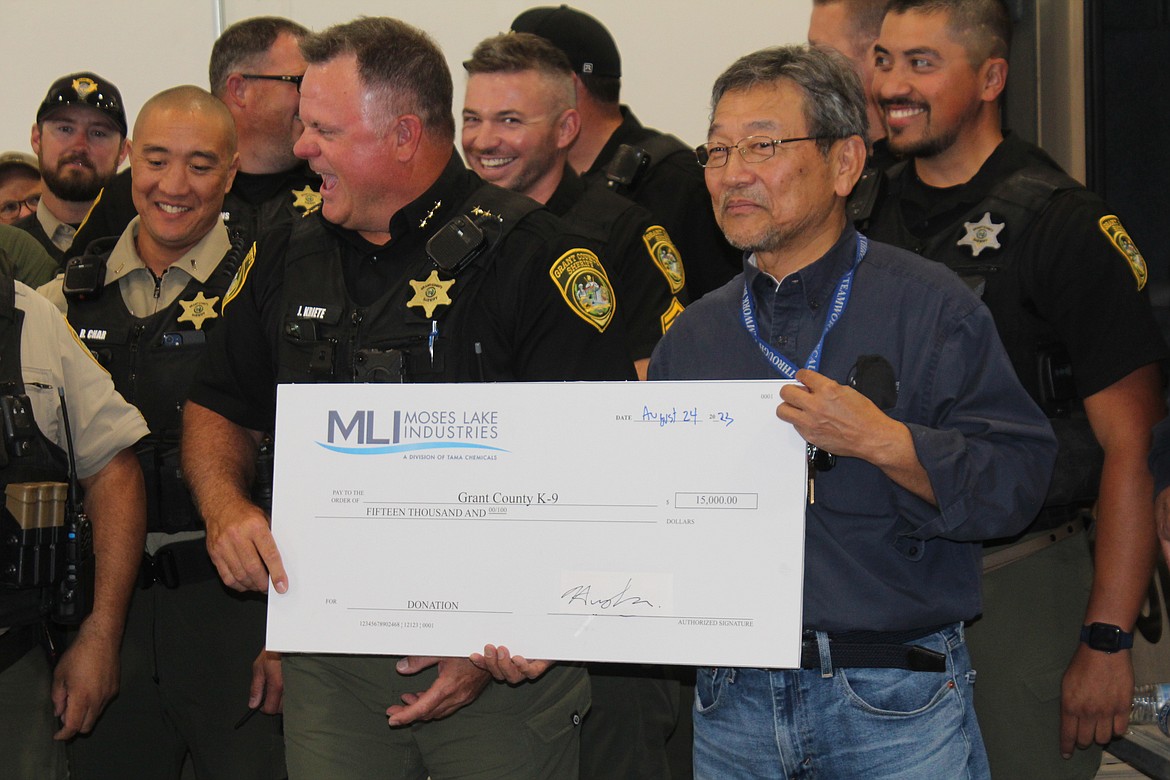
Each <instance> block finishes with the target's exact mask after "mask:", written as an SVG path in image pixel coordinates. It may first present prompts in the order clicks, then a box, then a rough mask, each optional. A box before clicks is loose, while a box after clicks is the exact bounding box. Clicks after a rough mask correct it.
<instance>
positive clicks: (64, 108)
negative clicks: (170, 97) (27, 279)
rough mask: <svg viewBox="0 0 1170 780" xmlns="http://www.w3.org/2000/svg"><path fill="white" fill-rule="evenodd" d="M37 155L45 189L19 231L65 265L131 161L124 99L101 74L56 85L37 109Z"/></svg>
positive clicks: (63, 80) (73, 76) (34, 131)
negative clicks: (102, 197) (101, 196)
mask: <svg viewBox="0 0 1170 780" xmlns="http://www.w3.org/2000/svg"><path fill="white" fill-rule="evenodd" d="M32 149H33V151H34V152H35V153H36V155H37V160H38V161H39V163H40V168H41V179H42V181H43V182H44V185H45V186H44V190H43V191H42V192H41V201H40V203H39V204H38V205H37V210H36V213H35V214H30V215H29V216H27V217H25V218H24V219H22V220H19V221H18V222H16V223H15V225H16V226H17V227H19V228H22V229H23V230H27V231H28V232H29V233H32V234H33V236H35V237H36V239H37V240H38V241H40V242H41V244H43V245H44V247H45V249H46V250H47V251H48V253H49V254H50V255H51V256H52V257H53V259H54V260H57V261H58V262H60V261H61V259H62V258H63V257H64V254H65V250H67V249H69V247H70V246H72V245H73V237H74V236H75V235H76V234H77V227H78V226H79V225H80V224H81V222H82V220H84V219H85V215H86V214H87V213H89V210H90V208H91V207H92V206H93V202H94V199H95V198H97V196H98V193H100V192H101V191H102V187H104V186H106V184H107V183H108V182H109V181H110V180H111V179H112V178H113V177H114V174H115V173H117V172H118V166H119V165H121V164H122V161H123V160H125V159H126V153H127V151H128V149H129V147H128V146H127V144H126V109H125V106H124V105H123V103H122V94H121V93H120V92H118V88H117V87H115V86H114V85H113V84H111V83H110V82H108V81H106V80H105V79H103V78H102V77H101V76H99V75H97V74H96V73H88V72H86V73H73V74H70V75H68V76H62V77H61V78H59V79H57V80H56V81H54V82H53V85H52V86H51V87H49V92H48V94H46V95H45V99H44V101H42V102H41V106H40V108H39V109H37V121H36V124H34V125H33V127H32Z"/></svg>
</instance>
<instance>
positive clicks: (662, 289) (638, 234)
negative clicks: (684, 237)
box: [602, 208, 682, 360]
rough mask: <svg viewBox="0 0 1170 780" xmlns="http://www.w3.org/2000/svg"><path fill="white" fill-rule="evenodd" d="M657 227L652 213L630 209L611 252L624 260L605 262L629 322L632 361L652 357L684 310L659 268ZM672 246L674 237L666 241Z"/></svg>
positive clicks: (617, 227) (620, 223) (619, 223)
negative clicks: (656, 250)
mask: <svg viewBox="0 0 1170 780" xmlns="http://www.w3.org/2000/svg"><path fill="white" fill-rule="evenodd" d="M653 227H654V225H653V224H652V222H651V216H650V213H649V212H648V211H646V210H645V209H642V208H637V209H630V210H629V211H627V212H626V214H625V215H623V216H622V218H621V219H619V220H618V221H617V223H616V224H615V225H614V233H613V235H614V237H615V240H614V241H613V242H611V244H610V251H611V252H615V253H620V254H621V257H620V258H614V259H613V260H612V261H610V260H609V258H602V262H603V263H605V264H607V267H609V268H611V270H612V271H613V273H614V274H615V276H616V277H617V278H616V279H615V280H614V284H615V286H616V287H617V294H618V307H619V311H620V312H621V316H622V319H623V320H624V321H625V327H626V330H627V333H626V335H627V337H628V338H629V348H630V357H631V359H633V360H641V359H642V358H648V357H650V353H651V352H653V351H654V345H656V344H657V343H658V340H659V339H660V338H662V334H663V333H665V332H666V329H667V328H668V327H669V326H670V323H671V321H672V320H673V318H674V317H675V316H677V315H678V313H679V311H681V310H682V303H681V302H679V301H676V299H675V294H674V293H673V291H672V290H671V286H670V282H669V280H668V278H667V276H666V272H665V271H664V270H663V269H661V268H659V266H658V264H657V261H656V260H655V258H654V254H653V251H652V247H653V246H655V242H658V245H661V243H662V242H661V237H659V236H658V235H657V234H656V233H654V232H652V228H653ZM666 241H667V243H671V240H670V237H669V236H667V237H666Z"/></svg>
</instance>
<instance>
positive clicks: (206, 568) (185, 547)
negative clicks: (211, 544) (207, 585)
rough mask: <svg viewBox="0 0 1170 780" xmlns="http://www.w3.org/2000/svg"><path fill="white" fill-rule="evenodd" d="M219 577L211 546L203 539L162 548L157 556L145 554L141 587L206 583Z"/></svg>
mask: <svg viewBox="0 0 1170 780" xmlns="http://www.w3.org/2000/svg"><path fill="white" fill-rule="evenodd" d="M217 576H219V573H218V572H217V571H216V568H215V564H214V563H212V562H211V556H209V555H208V554H207V543H206V541H204V540H203V539H190V540H188V541H184V542H175V543H174V544H168V545H165V546H164V547H161V548H159V550H158V552H156V553H155V554H154V555H149V554H147V553H143V554H142V566H141V567H140V568H139V569H138V587H139V588H142V589H143V590H146V589H148V588H151V587H153V586H154V584H155V583H156V582H157V583H159V584H161V585H163V586H165V587H167V588H170V589H172V590H173V589H175V588H177V587H179V586H180V585H191V584H193V583H196V582H205V581H207V580H210V579H214V578H215V577H217Z"/></svg>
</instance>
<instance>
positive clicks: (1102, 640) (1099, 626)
mask: <svg viewBox="0 0 1170 780" xmlns="http://www.w3.org/2000/svg"><path fill="white" fill-rule="evenodd" d="M1081 641H1082V642H1084V643H1085V644H1086V645H1088V646H1089V647H1091V648H1093V649H1094V650H1100V651H1101V652H1103V653H1116V652H1117V651H1118V650H1128V649H1130V648H1131V647H1133V634H1131V633H1129V632H1128V631H1122V630H1121V626H1115V625H1113V624H1112V623H1090V624H1089V625H1087V626H1081Z"/></svg>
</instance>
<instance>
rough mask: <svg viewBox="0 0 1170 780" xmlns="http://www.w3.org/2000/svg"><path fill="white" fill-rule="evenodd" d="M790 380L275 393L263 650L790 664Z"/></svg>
mask: <svg viewBox="0 0 1170 780" xmlns="http://www.w3.org/2000/svg"><path fill="white" fill-rule="evenodd" d="M781 384H782V383H781V382H775V381H756V382H590V383H583V382H582V383H527V384H447V385H282V386H281V387H280V389H279V392H278V404H277V407H278V412H277V432H276V442H277V450H276V481H275V485H274V503H273V513H272V528H273V532H274V534H275V536H276V541H277V544H278V545H279V547H280V551H281V555H282V556H283V559H284V563H285V566H286V567H287V570H288V574H289V589H288V592H287V593H285V594H277V593H275V592H270V596H269V616H268V649H270V650H275V651H286V652H324V653H362V654H378V655H447V656H466V655H468V654H470V653H473V652H480V651H482V650H483V646H484V645H485V644H487V643H492V644H497V645H506V646H507V647H508V648H509V649H510V650H511V651H512V652H514V653H517V654H520V655H523V656H525V657H526V658H549V659H560V660H576V661H621V662H642V663H670V664H696V665H721V666H764V667H786V666H787V667H791V666H795V665H798V664H799V651H800V625H801V620H800V617H801V616H800V610H801V582H802V575H803V557H804V555H803V552H804V506H805V484H806V483H805V457H806V456H805V445H804V442H803V441H801V439H800V437H799V436H798V435H797V434H796V433H795V431H794V430H793V429H792V428H791V426H788V425H786V424H784V423H782V422H780V421H779V420H778V419H777V418H776V415H775V410H776V405H777V404H778V403H779V388H780V386H781Z"/></svg>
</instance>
